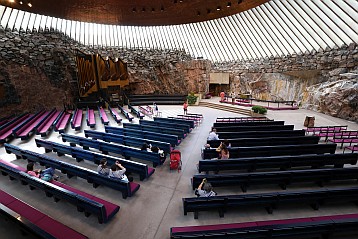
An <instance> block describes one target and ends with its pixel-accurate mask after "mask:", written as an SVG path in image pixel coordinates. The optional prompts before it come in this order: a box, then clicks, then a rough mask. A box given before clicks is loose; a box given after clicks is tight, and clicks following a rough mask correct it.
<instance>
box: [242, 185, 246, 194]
mask: <svg viewBox="0 0 358 239" xmlns="http://www.w3.org/2000/svg"><path fill="white" fill-rule="evenodd" d="M241 190H242V192H244V193H246V192H247V185H246V184H242V185H241Z"/></svg>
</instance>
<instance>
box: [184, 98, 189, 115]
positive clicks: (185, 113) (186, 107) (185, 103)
mask: <svg viewBox="0 0 358 239" xmlns="http://www.w3.org/2000/svg"><path fill="white" fill-rule="evenodd" d="M188 106H189V105H188V102H186V101H184V104H183V110H184V115H187V114H188Z"/></svg>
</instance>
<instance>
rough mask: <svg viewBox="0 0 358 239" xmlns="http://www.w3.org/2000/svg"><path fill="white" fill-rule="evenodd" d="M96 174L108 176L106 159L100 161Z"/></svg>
mask: <svg viewBox="0 0 358 239" xmlns="http://www.w3.org/2000/svg"><path fill="white" fill-rule="evenodd" d="M97 173H98V174H101V175H103V176H108V175H109V168H108V167H107V159H105V158H103V159H101V161H100V163H99V165H98V167H97Z"/></svg>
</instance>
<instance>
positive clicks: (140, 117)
mask: <svg viewBox="0 0 358 239" xmlns="http://www.w3.org/2000/svg"><path fill="white" fill-rule="evenodd" d="M128 109H130V110H131V113H132V114H135V115H136V116H137V118H139V119H143V118H144V114H143V113H141V112H140V111H138V110H136V109H135V108H134V107H133V106H131V105H130V104H128Z"/></svg>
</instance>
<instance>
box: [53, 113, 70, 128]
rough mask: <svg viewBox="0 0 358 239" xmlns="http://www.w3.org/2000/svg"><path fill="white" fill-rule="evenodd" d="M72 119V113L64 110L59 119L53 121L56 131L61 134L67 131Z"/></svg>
mask: <svg viewBox="0 0 358 239" xmlns="http://www.w3.org/2000/svg"><path fill="white" fill-rule="evenodd" d="M70 119H71V114H70V113H67V112H66V111H62V112H61V113H60V115H59V116H58V117H57V119H56V120H55V122H53V126H54V128H55V131H56V132H59V133H60V134H61V133H63V132H65V130H66V127H67V125H68V122H69V120H70Z"/></svg>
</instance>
